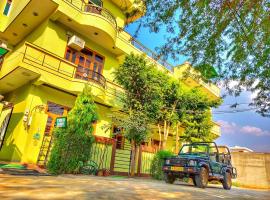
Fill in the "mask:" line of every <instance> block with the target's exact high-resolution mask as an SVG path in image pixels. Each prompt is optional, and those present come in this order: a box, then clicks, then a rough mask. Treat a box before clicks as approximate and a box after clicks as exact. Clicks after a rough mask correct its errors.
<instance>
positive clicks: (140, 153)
mask: <svg viewBox="0 0 270 200" xmlns="http://www.w3.org/2000/svg"><path fill="white" fill-rule="evenodd" d="M141 166H142V145H140V148H139V158H138V168H137V174H138V176H141Z"/></svg>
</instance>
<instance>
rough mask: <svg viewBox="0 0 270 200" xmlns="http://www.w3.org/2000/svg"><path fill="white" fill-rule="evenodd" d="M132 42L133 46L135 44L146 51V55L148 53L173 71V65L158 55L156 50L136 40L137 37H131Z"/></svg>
mask: <svg viewBox="0 0 270 200" xmlns="http://www.w3.org/2000/svg"><path fill="white" fill-rule="evenodd" d="M130 42H131V44H132V45H133V46H135V47H136V48H137V49H139V50H140V51H142V52H144V53H145V54H146V55H148V56H149V57H150V58H151V59H153V60H154V61H156V62H158V63H159V64H161V65H162V66H164V67H166V68H167V69H168V70H170V71H172V69H173V65H172V64H170V63H168V62H167V61H166V60H164V59H162V58H161V57H160V56H158V55H157V54H156V53H155V52H154V51H152V50H151V49H149V48H148V47H146V46H144V45H143V44H142V43H141V42H139V41H138V40H136V39H135V38H133V37H131V39H130Z"/></svg>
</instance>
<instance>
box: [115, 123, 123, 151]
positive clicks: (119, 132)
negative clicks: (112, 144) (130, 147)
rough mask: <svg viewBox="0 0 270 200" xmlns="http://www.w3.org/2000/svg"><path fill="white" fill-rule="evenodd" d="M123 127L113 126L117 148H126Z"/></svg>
mask: <svg viewBox="0 0 270 200" xmlns="http://www.w3.org/2000/svg"><path fill="white" fill-rule="evenodd" d="M122 132H123V129H122V128H120V127H118V126H114V127H113V135H114V136H113V138H115V139H116V149H124V144H125V138H124V136H123V135H122Z"/></svg>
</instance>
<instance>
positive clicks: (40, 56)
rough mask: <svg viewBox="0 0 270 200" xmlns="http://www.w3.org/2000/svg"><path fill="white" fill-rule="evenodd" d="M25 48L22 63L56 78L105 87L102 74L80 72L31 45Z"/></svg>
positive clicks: (74, 66) (27, 44) (73, 65)
mask: <svg viewBox="0 0 270 200" xmlns="http://www.w3.org/2000/svg"><path fill="white" fill-rule="evenodd" d="M25 46H26V47H25V52H24V54H23V59H22V61H23V62H24V63H27V64H29V65H32V66H34V67H36V68H38V69H41V70H43V71H46V72H49V73H52V74H54V75H56V76H60V77H63V78H75V79H80V80H84V81H91V82H95V83H97V84H99V85H101V86H102V87H103V88H105V87H106V78H105V77H104V76H103V75H102V74H100V73H98V72H95V71H92V70H90V69H86V68H82V69H83V70H82V69H80V68H78V66H77V65H75V64H73V63H71V62H69V61H67V60H65V59H64V58H61V57H60V56H57V55H55V54H53V53H51V52H48V51H47V50H45V49H42V48H40V47H37V46H35V45H33V44H31V43H26V44H25Z"/></svg>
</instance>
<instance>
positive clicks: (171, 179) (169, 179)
mask: <svg viewBox="0 0 270 200" xmlns="http://www.w3.org/2000/svg"><path fill="white" fill-rule="evenodd" d="M164 179H165V182H166V183H169V184H173V183H174V181H175V177H174V176H173V175H172V174H167V173H166V174H165V177H164Z"/></svg>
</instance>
